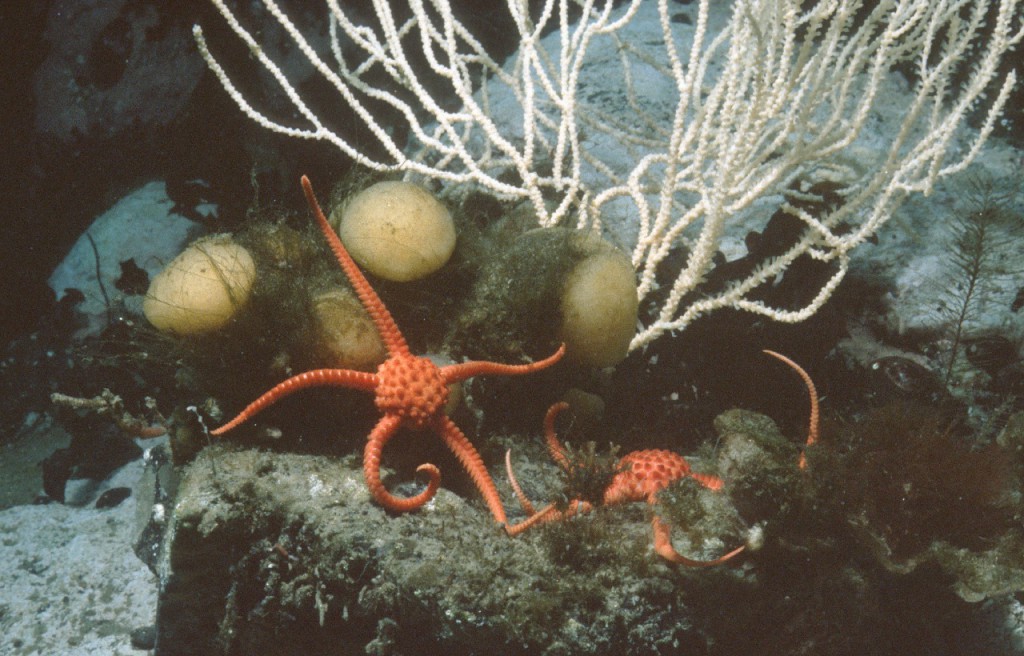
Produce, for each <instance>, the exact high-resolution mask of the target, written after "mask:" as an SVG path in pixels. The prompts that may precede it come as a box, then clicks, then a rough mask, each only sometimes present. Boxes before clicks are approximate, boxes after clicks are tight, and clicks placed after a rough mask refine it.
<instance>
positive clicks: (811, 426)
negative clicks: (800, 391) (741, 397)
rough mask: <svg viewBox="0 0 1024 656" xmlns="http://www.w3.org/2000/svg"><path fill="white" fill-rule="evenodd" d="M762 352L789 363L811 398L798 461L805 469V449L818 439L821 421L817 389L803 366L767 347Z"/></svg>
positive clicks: (801, 467)
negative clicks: (808, 416)
mask: <svg viewBox="0 0 1024 656" xmlns="http://www.w3.org/2000/svg"><path fill="white" fill-rule="evenodd" d="M764 353H766V354H768V355H770V356H772V357H773V358H775V359H777V360H781V361H782V362H784V363H785V364H787V365H789V367H790V368H791V369H792V370H793V371H795V372H796V373H797V375H799V376H800V378H801V380H803V381H804V385H805V386H806V387H807V394H808V395H809V396H810V399H811V411H810V418H809V419H808V422H807V443H806V444H805V445H804V451H801V452H800V462H799V463H798V464H799V466H800V469H806V468H807V455H806V450H807V447H809V446H811V445H813V444H815V443H816V442H817V441H818V433H819V424H820V422H821V412H820V410H819V408H818V390H817V388H816V387H815V386H814V381H813V380H811V375H810V374H808V373H807V372H806V371H804V368H803V367H801V366H800V365H798V364H797V363H796V362H794V361H793V360H791V359H790V358H788V357H786V356H785V355H782V354H781V353H776V352H775V351H770V350H768V349H764Z"/></svg>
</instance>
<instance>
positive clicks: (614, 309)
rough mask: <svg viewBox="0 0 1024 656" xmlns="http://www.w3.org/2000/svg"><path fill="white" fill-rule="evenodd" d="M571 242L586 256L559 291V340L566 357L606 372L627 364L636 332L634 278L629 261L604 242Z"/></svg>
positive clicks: (582, 238)
mask: <svg viewBox="0 0 1024 656" xmlns="http://www.w3.org/2000/svg"><path fill="white" fill-rule="evenodd" d="M575 239H576V240H577V247H578V248H579V250H580V251H582V252H583V253H585V255H584V256H583V257H582V258H581V259H580V260H579V261H578V263H577V264H576V265H575V266H574V267H573V268H572V269H571V270H570V271H569V273H568V275H567V276H566V279H565V284H564V286H563V288H562V298H561V310H562V323H561V326H560V327H559V331H558V332H559V338H560V339H561V340H562V341H563V342H565V346H566V358H568V359H571V360H575V361H576V362H580V363H582V364H586V365H589V366H593V367H610V366H613V365H615V364H618V363H619V362H621V361H622V360H623V359H625V357H626V353H627V351H628V349H629V342H630V340H631V339H632V338H633V334H634V333H635V332H636V322H637V311H638V306H639V301H638V299H637V293H636V274H635V273H634V271H633V264H632V262H630V260H629V257H627V256H626V254H625V253H623V252H622V251H620V250H618V249H617V248H615V247H613V246H612V245H611V244H609V243H608V242H606V241H604V240H602V239H600V238H598V237H593V236H588V235H578V236H576V237H575Z"/></svg>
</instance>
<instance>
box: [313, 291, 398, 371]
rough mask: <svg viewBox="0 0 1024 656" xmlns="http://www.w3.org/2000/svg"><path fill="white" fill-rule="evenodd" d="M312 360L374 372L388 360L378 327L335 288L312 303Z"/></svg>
mask: <svg viewBox="0 0 1024 656" xmlns="http://www.w3.org/2000/svg"><path fill="white" fill-rule="evenodd" d="M312 305H313V321H314V325H315V332H316V338H315V347H314V350H315V354H314V355H315V357H316V358H317V359H318V360H320V361H322V362H326V363H329V364H330V366H332V367H338V368H341V369H356V370H359V371H373V370H374V369H376V367H377V365H379V364H380V363H381V362H383V361H384V359H385V358H386V357H387V351H386V350H385V349H384V342H382V341H381V339H380V335H379V334H378V333H377V327H376V326H374V324H373V320H372V319H371V318H370V315H369V314H367V312H366V310H364V309H363V306H362V304H361V303H360V302H359V299H358V298H356V295H355V294H354V293H352V292H350V291H349V290H348V289H345V288H342V287H337V288H332V289H328V290H326V291H323V292H321V293H319V294H317V295H316V296H314V297H313V299H312Z"/></svg>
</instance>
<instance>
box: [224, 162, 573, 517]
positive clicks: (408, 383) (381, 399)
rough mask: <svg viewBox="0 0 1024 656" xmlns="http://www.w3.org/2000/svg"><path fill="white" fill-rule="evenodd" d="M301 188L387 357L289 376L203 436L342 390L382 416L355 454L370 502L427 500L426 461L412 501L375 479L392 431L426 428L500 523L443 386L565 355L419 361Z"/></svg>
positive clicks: (435, 478)
mask: <svg viewBox="0 0 1024 656" xmlns="http://www.w3.org/2000/svg"><path fill="white" fill-rule="evenodd" d="M302 189H303V191H304V192H305V194H306V200H307V202H308V203H309V209H310V211H311V212H312V213H313V217H314V218H315V219H316V222H317V225H318V226H319V227H320V231H321V232H322V233H323V235H324V237H325V238H326V239H327V243H328V244H329V245H330V247H331V250H332V251H333V252H334V255H335V257H336V258H337V259H338V263H339V264H341V268H342V270H343V271H344V272H345V275H346V276H347V277H348V279H349V282H351V283H352V287H353V288H354V289H355V292H356V295H357V296H358V297H359V300H360V302H361V303H362V304H363V307H364V308H366V311H367V312H368V313H369V315H370V317H371V318H372V319H373V323H374V325H375V326H376V328H377V332H378V333H380V337H381V340H382V341H383V342H384V346H385V348H386V349H387V353H388V357H387V359H386V360H385V361H384V362H383V363H382V364H381V365H380V366H379V367H378V368H377V372H376V373H368V372H365V371H353V370H351V369H312V370H310V371H306V372H303V373H301V374H298V375H296V376H292V377H291V378H288V379H287V380H284V381H282V382H280V383H278V384H277V385H275V386H274V387H272V388H271V389H270V390H268V391H267V392H265V393H264V394H263V395H262V396H260V397H259V398H257V399H256V400H255V401H253V402H252V403H250V404H249V405H248V406H247V407H246V408H245V409H244V410H242V412H240V413H239V414H238V416H237V417H235V418H234V419H232V420H231V421H229V422H228V423H226V424H224V425H223V426H221V427H220V428H217V429H216V430H213V431H211V434H213V435H222V434H224V433H226V432H228V431H229V430H231V429H233V428H235V427H237V426H238V425H239V424H241V423H243V422H245V421H247V420H248V419H249V418H250V417H252V416H253V415H255V414H256V413H258V412H260V411H261V410H263V409H264V408H266V407H267V406H269V405H271V404H272V403H276V402H277V401H279V400H281V399H282V398H284V397H286V396H288V395H289V394H292V393H294V392H298V391H299V390H304V389H307V388H310V387H321V386H322V387H346V388H349V389H358V390H365V391H367V392H373V393H374V394H375V396H376V398H375V403H376V405H377V408H378V409H379V410H380V412H381V415H382V416H381V418H380V420H379V421H378V422H377V425H376V426H374V428H373V430H371V431H370V435H369V436H368V437H367V440H366V448H365V449H364V451H363V474H364V476H365V477H366V485H367V487H368V488H369V489H370V494H371V495H373V498H374V500H376V501H377V503H379V504H380V505H381V506H383V507H384V508H386V509H387V510H390V511H392V512H408V511H412V510H416V509H418V508H420V507H421V506H423V504H425V503H427V502H428V501H430V500H431V499H432V498H433V497H434V495H435V494H436V493H437V489H438V487H439V486H440V484H441V472H440V470H439V469H438V468H437V467H436V466H434V465H432V464H430V463H424V464H422V465H420V466H419V467H418V468H417V469H416V471H417V472H426V474H427V475H428V476H429V481H428V483H427V488H426V489H425V490H424V491H422V492H420V493H419V494H417V495H415V496H412V497H408V498H402V497H397V496H394V495H393V494H391V493H390V492H388V491H387V490H386V489H385V488H384V484H383V483H382V482H381V480H380V459H381V452H382V451H383V449H384V445H385V444H387V443H388V440H390V439H391V438H392V437H393V436H394V435H395V433H396V432H397V431H398V429H399V428H402V427H408V428H413V429H429V430H431V431H433V432H434V433H436V434H437V435H439V436H440V437H441V439H442V440H443V441H444V443H445V444H446V445H448V448H449V449H451V450H452V452H453V453H454V454H455V456H456V457H457V458H458V459H459V462H461V463H462V466H463V467H465V468H466V470H467V471H468V472H469V475H470V477H471V478H472V479H473V483H474V484H475V485H476V487H477V489H478V490H480V494H481V495H482V496H483V498H484V502H485V503H486V504H487V507H488V509H489V510H490V511H491V514H492V515H493V516H494V518H495V519H496V520H497V521H498V523H500V524H501V525H503V526H504V525H505V524H506V517H505V508H504V507H503V506H502V505H501V499H500V497H499V496H498V490H497V488H496V487H495V486H494V481H493V480H492V479H491V476H490V474H488V472H487V468H486V467H485V466H484V463H483V460H482V459H481V458H480V454H479V453H478V452H477V450H476V448H474V447H473V444H472V443H471V442H470V441H469V439H468V438H467V437H466V436H465V434H463V432H462V431H461V430H459V427H458V426H456V425H455V422H453V421H452V420H451V419H450V418H449V417H448V415H446V414H445V412H444V406H445V403H446V401H447V400H448V386H449V385H451V384H452V383H455V382H458V381H461V380H465V379H467V378H471V377H473V376H477V375H480V374H495V375H503V376H514V375H520V374H528V373H531V372H534V371H538V370H540V369H544V368H546V367H550V366H551V365H553V364H554V363H556V362H558V361H559V360H560V359H561V358H562V356H563V355H564V354H565V345H562V346H561V347H560V348H559V349H558V350H557V351H555V353H554V354H552V355H550V356H548V357H547V358H545V359H543V360H538V361H537V362H532V363H530V364H523V365H509V364H500V363H497V362H485V361H474V362H463V363H460V364H453V365H448V366H444V367H438V366H437V365H436V364H434V363H433V362H432V361H431V360H430V359H428V358H426V357H421V356H416V355H413V354H412V353H411V352H410V351H409V346H408V344H406V341H405V337H404V336H403V335H402V333H401V331H400V330H399V329H398V325H397V324H396V323H395V320H394V319H393V318H392V317H391V313H390V312H388V309H387V308H386V307H385V306H384V303H383V302H381V300H380V298H379V297H378V296H377V292H375V291H374V290H373V287H371V286H370V283H369V282H368V281H367V280H366V278H365V276H363V274H362V272H361V271H360V270H359V267H358V266H356V263H355V261H354V260H353V259H352V256H351V255H349V253H348V251H347V250H346V249H345V246H344V245H343V244H342V243H341V240H340V239H339V238H338V235H337V234H335V232H334V230H333V229H331V226H330V225H329V224H328V223H327V218H326V217H325V216H324V213H323V210H321V209H320V205H319V203H317V201H316V196H315V195H314V194H313V186H312V185H311V184H310V182H309V178H307V177H306V176H302Z"/></svg>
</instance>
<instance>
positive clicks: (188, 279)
mask: <svg viewBox="0 0 1024 656" xmlns="http://www.w3.org/2000/svg"><path fill="white" fill-rule="evenodd" d="M255 279H256V264H255V262H254V261H253V258H252V255H250V254H249V251H247V250H246V249H245V248H243V247H242V246H240V245H239V244H237V243H235V242H234V241H233V240H232V239H231V237H230V236H228V235H214V236H211V237H205V238H203V239H200V240H198V241H196V242H195V243H193V244H191V245H190V246H189V247H188V248H186V249H185V250H184V251H182V252H181V254H180V255H178V256H177V257H176V258H174V259H173V260H171V262H170V263H169V264H168V265H167V266H166V267H165V268H164V270H163V271H161V272H160V273H159V274H157V275H156V276H154V277H153V280H152V282H150V285H149V291H148V292H146V298H145V299H144V300H143V303H142V311H143V313H144V314H145V315H146V319H148V320H149V322H150V323H151V324H153V326H154V327H155V328H157V329H159V330H162V331H165V332H169V333H174V334H176V335H199V334H203V333H208V332H212V331H215V330H217V329H219V328H222V327H223V326H225V325H226V324H227V323H228V322H229V321H230V320H231V318H232V317H234V316H235V313H236V312H237V311H238V310H239V309H240V308H242V307H243V306H244V305H245V303H246V301H248V299H249V294H250V292H251V291H252V286H253V282H254V281H255Z"/></svg>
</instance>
